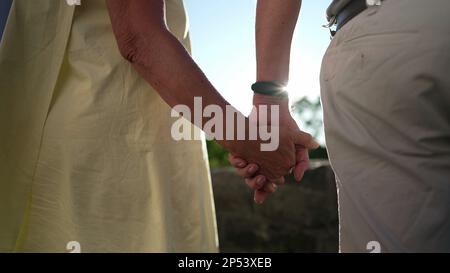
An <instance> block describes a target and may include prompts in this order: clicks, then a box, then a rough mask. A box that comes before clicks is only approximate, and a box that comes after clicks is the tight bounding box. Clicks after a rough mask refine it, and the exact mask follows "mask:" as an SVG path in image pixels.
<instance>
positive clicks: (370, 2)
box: [366, 0, 381, 7]
mask: <svg viewBox="0 0 450 273" xmlns="http://www.w3.org/2000/svg"><path fill="white" fill-rule="evenodd" d="M366 4H367V6H368V7H373V6H381V0H366Z"/></svg>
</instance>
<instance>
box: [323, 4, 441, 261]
mask: <svg viewBox="0 0 450 273" xmlns="http://www.w3.org/2000/svg"><path fill="white" fill-rule="evenodd" d="M449 14H450V1H448V0H428V1H423V0H386V1H384V2H383V4H382V5H381V6H380V7H370V8H369V9H367V10H366V11H364V12H363V13H362V14H360V15H358V16H357V17H355V18H354V19H353V20H351V21H350V22H349V23H348V24H347V25H345V26H344V27H343V28H342V29H341V30H340V31H339V32H338V33H337V35H336V36H335V38H334V39H333V41H332V42H331V45H330V47H329V49H328V50H327V52H326V55H325V57H324V59H323V66H322V71H321V96H322V103H323V108H324V122H325V133H326V142H327V146H328V151H329V156H330V160H331V163H332V167H333V169H334V171H335V173H336V177H337V186H338V199H339V220H340V251H342V252H371V251H375V252H377V251H381V252H450V16H449Z"/></svg>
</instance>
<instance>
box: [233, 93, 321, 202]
mask: <svg viewBox="0 0 450 273" xmlns="http://www.w3.org/2000/svg"><path fill="white" fill-rule="evenodd" d="M253 104H254V106H255V108H254V111H257V109H258V107H260V106H261V105H267V106H269V105H278V106H279V107H280V116H279V126H280V130H286V131H290V132H293V133H294V134H295V133H297V134H299V135H301V136H305V134H306V133H304V132H302V131H301V130H300V129H299V128H298V125H297V123H296V122H295V120H294V119H293V118H292V116H291V114H290V112H289V101H288V99H287V98H280V97H274V96H266V95H260V94H255V95H254V97H253ZM269 122H270V121H269ZM306 135H308V134H306ZM303 140H304V141H306V142H305V143H304V144H297V145H295V167H294V168H293V172H294V177H295V180H296V181H298V182H299V181H300V180H301V179H302V178H303V175H304V173H305V171H306V170H307V169H308V168H309V159H308V148H309V149H315V148H318V147H319V144H318V143H317V142H316V141H315V140H313V139H312V137H311V138H310V139H309V140H308V138H307V137H303ZM280 143H281V141H280ZM229 161H230V163H231V165H232V166H234V167H235V168H236V169H237V174H238V175H240V176H241V177H243V178H245V179H246V183H247V185H248V186H249V187H250V188H252V189H253V190H255V197H254V198H255V201H256V202H257V203H262V202H263V201H264V200H265V199H266V198H267V196H268V195H269V194H270V193H273V192H274V191H275V190H276V185H277V184H278V185H280V184H283V182H284V179H283V177H280V178H278V179H268V178H267V177H266V176H264V175H263V174H262V172H259V171H258V169H259V168H258V166H257V165H255V164H249V163H248V161H246V160H244V159H243V158H241V157H239V156H238V155H237V154H230V155H229ZM285 174H287V173H285ZM285 174H282V175H285Z"/></svg>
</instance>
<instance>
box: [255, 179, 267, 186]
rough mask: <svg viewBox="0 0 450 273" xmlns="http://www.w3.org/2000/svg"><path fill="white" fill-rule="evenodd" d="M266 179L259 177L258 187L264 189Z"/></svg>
mask: <svg viewBox="0 0 450 273" xmlns="http://www.w3.org/2000/svg"><path fill="white" fill-rule="evenodd" d="M264 180H265V179H264V177H259V178H258V180H257V181H256V185H257V186H258V187H262V186H263V185H264Z"/></svg>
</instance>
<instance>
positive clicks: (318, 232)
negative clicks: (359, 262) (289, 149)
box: [211, 162, 338, 252]
mask: <svg viewBox="0 0 450 273" xmlns="http://www.w3.org/2000/svg"><path fill="white" fill-rule="evenodd" d="M314 165H319V166H318V167H317V166H316V167H314V168H312V169H311V170H309V171H307V172H306V173H305V176H304V178H303V180H302V182H301V183H300V184H298V183H295V181H294V180H293V178H292V177H288V178H287V180H286V185H284V186H282V187H279V188H278V191H277V192H276V193H275V194H273V195H272V196H270V197H269V199H268V200H267V201H266V202H265V203H264V204H262V205H256V204H255V203H254V202H253V194H252V192H251V190H250V189H248V188H247V186H246V185H245V183H244V181H243V179H242V178H240V177H238V176H237V175H235V174H234V170H233V169H232V168H218V169H213V170H212V171H211V172H212V180H213V188H214V198H215V205H216V214H217V225H218V232H219V244H220V250H221V251H222V252H337V251H338V214H337V200H336V186H335V180H334V175H333V172H332V170H331V168H330V167H329V166H328V165H327V164H323V163H320V164H317V162H316V164H314Z"/></svg>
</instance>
